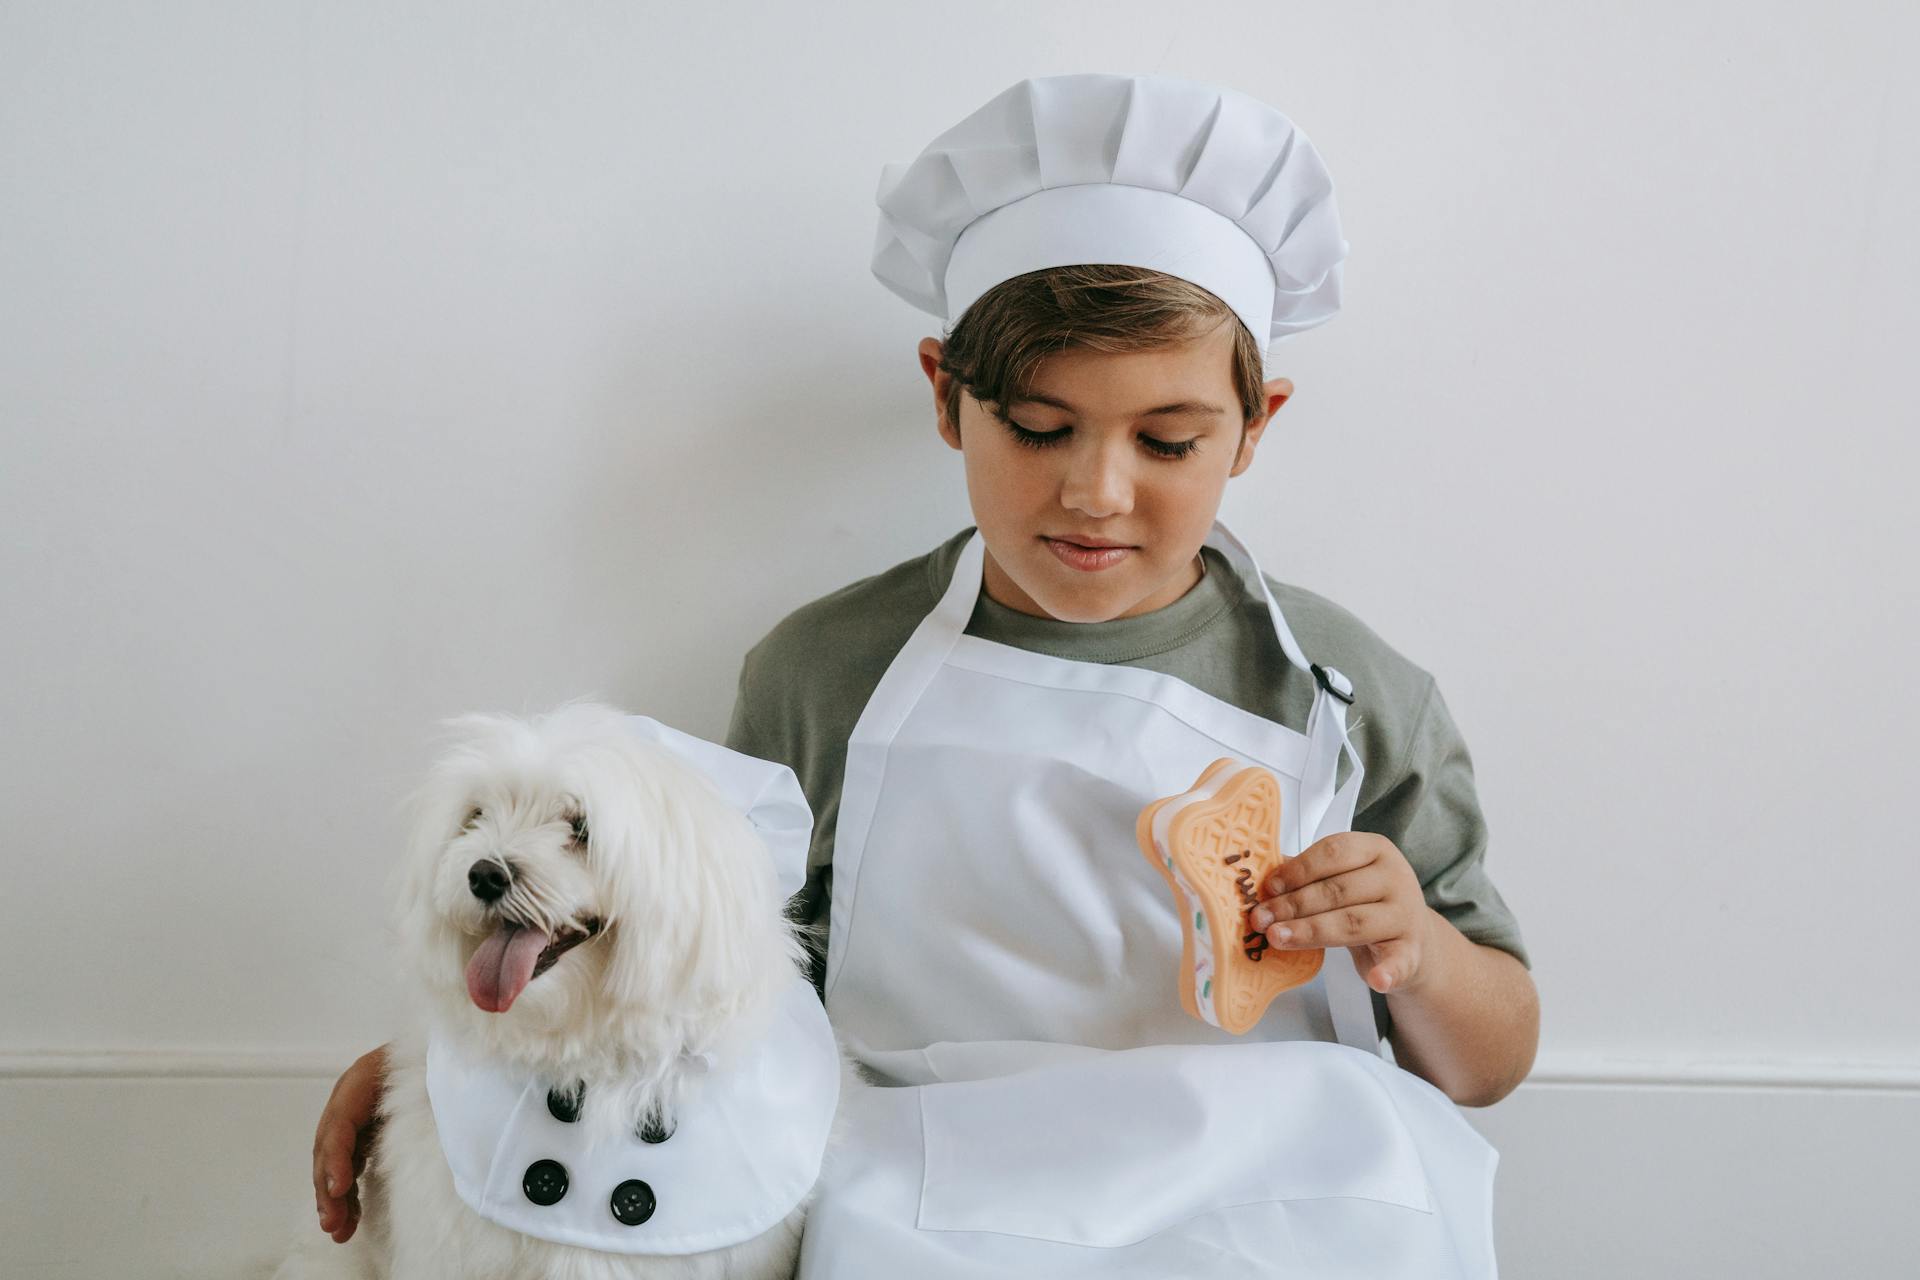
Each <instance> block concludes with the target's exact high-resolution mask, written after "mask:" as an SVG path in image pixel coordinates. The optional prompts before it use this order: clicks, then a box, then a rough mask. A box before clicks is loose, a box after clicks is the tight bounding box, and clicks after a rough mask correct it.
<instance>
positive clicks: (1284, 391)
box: [1227, 378, 1293, 479]
mask: <svg viewBox="0 0 1920 1280" xmlns="http://www.w3.org/2000/svg"><path fill="white" fill-rule="evenodd" d="M1263 390H1264V392H1265V394H1266V400H1267V412H1266V415H1265V416H1264V417H1259V418H1254V419H1251V420H1250V421H1248V423H1247V430H1246V435H1245V436H1244V437H1243V438H1242V439H1241V441H1240V452H1239V454H1238V455H1237V456H1236V457H1235V458H1234V460H1233V470H1231V471H1229V472H1227V477H1228V478H1229V479H1231V478H1232V477H1234V476H1237V475H1239V474H1240V473H1241V472H1243V471H1245V470H1246V469H1247V468H1248V467H1250V466H1252V465H1253V451H1254V450H1255V449H1256V448H1257V447H1259V444H1260V439H1261V437H1262V436H1263V435H1265V434H1266V430H1267V427H1268V426H1269V425H1270V424H1271V423H1272V422H1273V415H1274V414H1276V413H1278V412H1280V406H1281V405H1283V404H1285V403H1286V402H1287V400H1288V399H1289V398H1290V397H1291V396H1292V395H1293V379H1291V378H1275V379H1273V380H1272V381H1271V382H1268V383H1266V384H1265V386H1264V387H1263Z"/></svg>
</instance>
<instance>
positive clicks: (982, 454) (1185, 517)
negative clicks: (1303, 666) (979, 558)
mask: <svg viewBox="0 0 1920 1280" xmlns="http://www.w3.org/2000/svg"><path fill="white" fill-rule="evenodd" d="M1232 344H1233V332H1232V327H1231V326H1230V325H1222V326H1220V327H1219V328H1217V329H1216V330H1215V331H1214V332H1213V333H1212V334H1210V335H1208V336H1207V337H1204V338H1199V339H1195V340H1193V341H1191V342H1187V343H1182V344H1178V345H1170V346H1166V347H1159V348H1155V349H1153V350H1150V351H1135V352H1122V353H1108V352H1100V351H1088V350H1084V349H1069V350H1065V351H1061V352H1059V353H1058V354H1055V355H1052V356H1049V357H1047V358H1046V360H1044V361H1043V362H1042V363H1041V365H1040V368H1039V370H1038V371H1037V372H1036V373H1035V375H1034V378H1033V382H1032V385H1031V387H1030V388H1029V391H1028V394H1029V396H1030V397H1031V398H1029V399H1027V400H1022V401H1015V402H1014V403H1012V404H1010V405H1008V406H1006V416H1007V419H1008V421H1002V420H1000V419H998V418H995V417H994V416H993V415H992V414H990V413H989V412H988V411H987V409H986V408H985V407H984V406H983V405H982V404H981V403H980V402H979V401H977V400H975V399H974V398H973V397H972V396H971V395H968V394H966V393H965V392H962V393H961V396H960V421H959V423H958V424H955V423H952V422H949V421H947V418H946V414H945V411H944V406H945V404H946V398H947V389H948V387H949V386H950V385H951V383H952V378H951V377H950V376H949V375H947V374H945V373H942V372H940V370H939V359H940V351H941V344H940V342H939V340H938V339H936V338H927V339H925V340H923V341H922V342H921V343H920V364H921V367H922V368H923V369H924V370H925V371H926V374H927V376H928V378H929V379H930V380H931V381H932V382H933V392H934V405H935V412H936V413H938V414H939V415H940V422H939V427H940V435H941V438H942V439H944V440H945V441H946V442H947V443H948V444H949V445H951V446H952V447H953V448H955V449H958V450H960V452H961V453H962V454H963V455H964V457H965V460H966V469H967V495H968V498H969V499H970V501H971V502H972V505H973V516H974V522H975V523H976V524H977V525H979V527H980V533H981V536H982V538H983V539H984V540H985V542H986V552H987V555H986V566H985V581H984V584H983V586H984V589H985V591H986V593H987V595H988V596H990V597H991V598H992V599H994V600H996V601H998V602H1000V603H1001V604H1004V605H1006V606H1007V607H1008V608H1011V609H1018V610H1019V611H1021V612H1022V613H1030V614H1035V615H1037V616H1040V617H1047V618H1056V619H1059V620H1060V621H1063V622H1106V621H1108V620H1110V619H1114V618H1130V617H1133V616H1135V615H1136V614H1142V613H1149V612H1152V611H1153V610H1155V609H1160V608H1164V607H1165V606H1167V605H1169V604H1172V603H1173V602H1174V601H1175V600H1178V599H1179V598H1180V597H1181V596H1183V595H1185V594H1186V593H1187V592H1188V590H1190V589H1191V588H1192V587H1193V585H1194V584H1195V583H1196V582H1198V581H1199V580H1200V572H1201V570H1200V561H1199V551H1200V545H1201V543H1203V542H1205V541H1206V537H1207V534H1208V533H1209V532H1210V531H1211V530H1212V528H1213V521H1214V517H1215V515H1216V513H1217V512H1218V511H1219V509H1220V498H1221V495H1222V494H1223V493H1224V492H1225V491H1226V487H1227V480H1228V478H1229V477H1231V476H1237V475H1239V474H1240V473H1241V472H1242V471H1245V470H1246V469H1247V468H1248V467H1249V466H1250V465H1252V463H1253V453H1254V447H1255V446H1256V445H1257V444H1258V443H1259V442H1260V437H1261V434H1262V433H1263V432H1264V431H1265V429H1266V425H1267V423H1268V422H1269V421H1270V420H1271V419H1272V416H1273V413H1274V411H1275V410H1277V409H1278V408H1279V407H1280V405H1281V404H1282V403H1284V402H1285V401H1286V399H1287V397H1288V396H1290V395H1292V394H1293V383H1292V382H1290V381H1288V380H1287V379H1285V378H1276V379H1274V380H1273V381H1271V382H1268V383H1267V384H1266V392H1267V408H1266V414H1265V416H1263V417H1261V418H1259V419H1256V420H1254V421H1252V422H1248V423H1247V424H1246V439H1245V441H1244V442H1242V441H1241V439H1240V427H1241V418H1240V408H1239V397H1238V396H1237V395H1236V394H1235V392H1234V389H1233V374H1232V351H1233V345H1232ZM1170 406H1187V407H1185V408H1182V409H1179V410H1178V411H1167V412H1160V413H1155V412H1152V411H1153V410H1155V409H1169V407H1170ZM956 426H957V428H958V429H957V430H956V429H955V428H956ZM1036 437H1038V438H1037V439H1036ZM1236 446H1238V449H1237V452H1236ZM1088 541H1106V542H1111V543H1117V544H1119V548H1120V549H1118V550H1113V551H1105V552H1100V551H1089V550H1086V549H1084V548H1085V544H1086V543H1087V542H1088ZM1076 544H1077V545H1076Z"/></svg>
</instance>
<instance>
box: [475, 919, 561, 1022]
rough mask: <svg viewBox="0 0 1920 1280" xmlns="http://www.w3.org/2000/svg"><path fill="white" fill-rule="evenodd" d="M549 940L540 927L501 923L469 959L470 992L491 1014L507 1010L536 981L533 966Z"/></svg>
mask: <svg viewBox="0 0 1920 1280" xmlns="http://www.w3.org/2000/svg"><path fill="white" fill-rule="evenodd" d="M547 942H548V938H547V935H546V934H544V933H542V932H540V931H539V930H538V929H527V928H523V927H521V926H520V925H517V924H503V925H501V926H500V927H499V928H498V929H496V930H495V931H494V934H493V936H492V937H490V938H488V939H487V940H486V941H485V942H483V943H481V944H480V949H479V950H478V951H476V952H474V953H473V959H471V960H469V961H468V962H467V995H468V996H469V997H471V998H472V1000H473V1002H474V1004H476V1005H478V1006H479V1007H480V1008H482V1009H484V1010H486V1011H487V1012H488V1013H505V1012H506V1011H507V1009H508V1008H509V1007H510V1006H511V1005H512V1004H513V1002H514V1000H515V999H517V998H518V997H519V995H520V993H521V992H522V991H524V990H526V988H527V983H529V982H531V981H533V966H534V964H535V963H537V962H538V961H539V959H540V953H541V952H542V951H545V950H546V949H547Z"/></svg>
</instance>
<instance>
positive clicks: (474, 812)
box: [460, 805, 480, 831]
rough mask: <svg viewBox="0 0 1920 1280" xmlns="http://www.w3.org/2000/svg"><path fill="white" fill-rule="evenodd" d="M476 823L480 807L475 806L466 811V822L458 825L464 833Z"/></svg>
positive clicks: (478, 819) (478, 818)
mask: <svg viewBox="0 0 1920 1280" xmlns="http://www.w3.org/2000/svg"><path fill="white" fill-rule="evenodd" d="M478 821H480V806H479V805H475V806H474V807H473V808H472V809H469V810H468V811H467V817H466V820H465V821H464V822H462V823H461V824H460V829H461V830H463V831H464V830H466V829H467V828H468V827H471V826H472V825H473V824H474V823H476V822H478Z"/></svg>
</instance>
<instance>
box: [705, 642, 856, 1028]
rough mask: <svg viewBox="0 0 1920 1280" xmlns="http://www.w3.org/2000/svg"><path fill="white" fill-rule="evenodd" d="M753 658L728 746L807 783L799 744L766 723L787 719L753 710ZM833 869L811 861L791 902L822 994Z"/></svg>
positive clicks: (745, 669)
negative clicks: (774, 764)
mask: <svg viewBox="0 0 1920 1280" xmlns="http://www.w3.org/2000/svg"><path fill="white" fill-rule="evenodd" d="M752 664H753V655H751V654H749V655H748V656H747V658H746V660H745V661H744V662H742V663H741V666H740V682H739V685H738V688H737V690H736V691H735V694H734V700H733V716H732V718H731V720H729V721H728V724H727V743H726V745H727V746H729V747H731V748H732V749H733V750H735V751H739V752H744V753H745V754H747V755H750V756H757V757H758V758H760V759H762V760H773V761H777V762H778V763H780V764H784V765H786V766H787V767H788V768H790V769H792V770H793V771H794V772H795V774H797V775H798V776H800V777H801V778H802V779H803V780H804V779H805V777H806V774H805V773H804V772H803V764H802V761H801V760H800V758H799V753H798V751H797V749H796V748H797V744H795V743H792V742H783V741H781V740H779V739H777V738H776V737H774V736H773V735H772V734H770V733H768V732H766V731H765V730H764V729H763V728H762V725H763V724H766V723H768V722H772V723H785V722H786V721H787V717H783V716H777V715H774V714H773V713H772V712H770V711H769V709H767V708H764V707H760V708H756V707H755V706H754V700H755V686H754V683H753V681H752V680H751V679H750V668H751V667H752ZM814 822H815V824H816V830H815V833H814V842H813V843H814V847H815V848H818V845H819V832H818V829H817V824H818V823H819V822H820V813H819V809H818V806H817V804H816V805H815V808H814ZM832 892H833V865H832V864H831V863H827V864H825V865H821V863H820V861H819V859H818V858H816V857H812V856H810V857H809V858H808V859H807V878H806V882H805V883H804V884H802V885H801V886H800V890H799V892H798V893H795V894H794V895H793V897H791V898H789V899H788V900H787V918H788V919H790V920H792V921H793V923H794V925H795V930H796V932H797V933H798V934H799V935H800V940H801V942H802V943H804V944H805V946H806V948H807V968H808V975H807V976H808V977H809V978H810V979H811V980H812V982H813V986H814V990H815V991H823V988H824V985H825V982H826V955H827V904H828V903H829V902H830V901H831V900H832Z"/></svg>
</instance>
